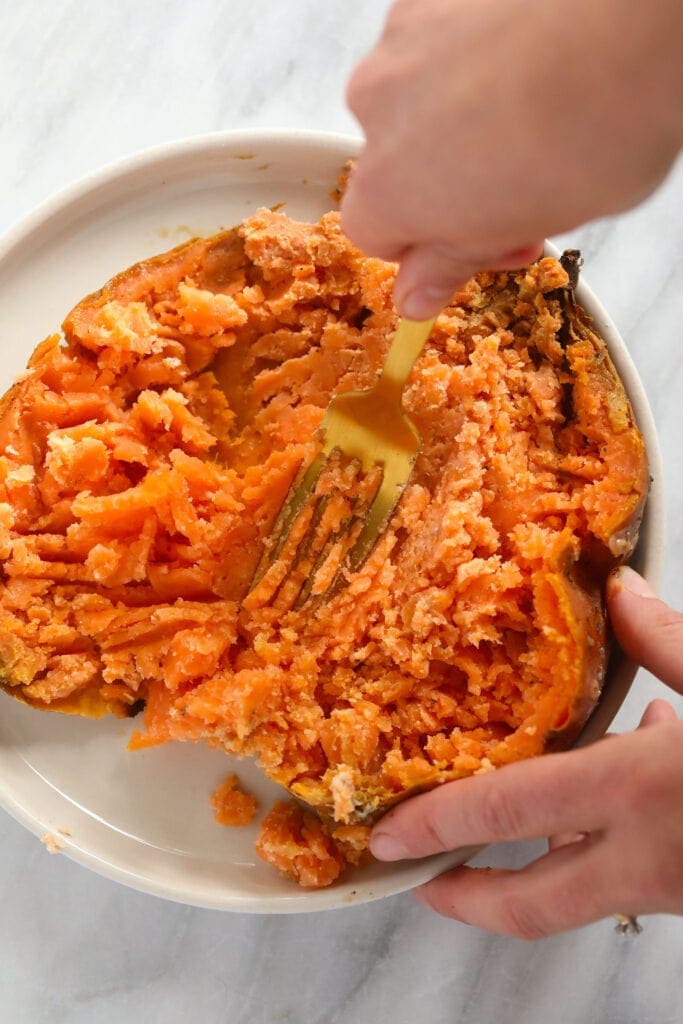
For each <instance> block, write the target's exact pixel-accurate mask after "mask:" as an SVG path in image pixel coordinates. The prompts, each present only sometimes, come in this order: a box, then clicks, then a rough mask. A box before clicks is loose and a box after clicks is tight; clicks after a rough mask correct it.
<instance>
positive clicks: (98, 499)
mask: <svg viewBox="0 0 683 1024" xmlns="http://www.w3.org/2000/svg"><path fill="white" fill-rule="evenodd" d="M570 269H571V267H570ZM393 274H394V268H393V267H392V266H391V265H388V264H382V263H381V262H380V261H371V260H370V261H369V260H364V259H363V257H362V256H361V254H360V253H358V252H357V250H354V249H353V247H352V246H350V245H349V243H348V242H347V241H346V240H345V239H343V236H341V234H340V232H339V226H338V220H337V219H336V218H335V216H334V215H330V216H328V217H327V218H324V219H323V221H322V222H321V224H320V225H316V226H310V225H297V224H296V223H294V222H292V221H289V220H288V218H286V217H283V216H282V215H276V214H269V213H267V212H265V211H262V212H261V213H260V214H258V215H256V217H254V218H251V219H250V221H248V222H247V223H246V225H244V226H242V227H240V228H238V229H235V230H232V231H229V232H223V233H221V234H220V235H217V236H214V237H213V238H210V239H194V240H192V241H190V242H188V243H185V244H184V245H182V246H179V247H177V248H176V249H174V250H172V251H171V252H169V253H166V254H163V255H161V256H159V257H156V258H154V259H151V260H146V261H143V262H142V263H140V264H137V265H135V266H133V267H131V268H129V269H128V270H126V271H124V272H123V273H122V274H119V275H117V276H116V277H115V278H113V279H112V280H111V281H110V282H108V283H107V284H106V285H105V286H104V287H103V288H102V289H100V290H99V291H98V292H96V293H93V294H92V295H90V296H87V297H86V298H85V299H84V300H83V301H82V302H81V303H79V304H78V305H77V306H76V307H75V308H74V310H72V311H71V313H69V315H68V316H67V317H66V319H65V321H64V324H63V330H64V339H65V341H64V342H61V341H60V339H59V337H58V336H53V337H52V338H50V339H47V340H46V342H44V343H43V345H42V346H39V348H38V349H37V350H36V353H35V354H34V356H33V358H32V360H31V363H30V364H29V368H28V370H27V374H26V375H25V376H24V378H23V379H22V380H20V381H18V382H17V383H16V384H15V385H14V386H13V388H12V389H11V390H10V392H8V394H7V395H6V396H5V398H4V399H3V400H2V403H1V404H0V450H1V451H2V452H4V456H3V458H4V459H5V462H4V463H3V468H2V469H0V489H1V488H2V487H4V488H5V491H4V492H1V493H0V513H1V512H2V509H3V508H4V507H5V506H6V507H7V509H8V510H9V511H8V512H7V516H8V518H7V524H8V525H6V528H5V533H4V534H3V533H1V532H0V550H2V551H3V555H2V557H4V558H5V563H4V578H3V581H2V583H0V601H1V602H2V603H1V604H0V614H4V618H0V665H2V666H3V669H2V673H1V677H0V685H1V686H2V687H3V688H5V689H6V690H7V691H8V692H10V693H12V695H14V696H16V697H18V698H19V699H22V700H24V701H25V702H26V703H29V704H32V705H33V706H35V707H37V708H40V709H49V710H61V711H66V712H69V713H79V714H86V715H99V714H104V713H108V712H113V713H115V714H119V715H130V714H133V713H136V712H137V711H138V710H139V709H140V707H141V705H142V704H143V703H144V705H145V730H144V731H141V732H139V733H137V734H136V735H135V737H134V739H133V743H132V745H133V747H143V746H146V745H150V744H154V743H159V742H167V741H169V740H172V739H177V740H189V741H193V740H199V739H203V740H206V741H208V742H210V743H211V744H212V745H217V746H220V747H222V748H224V749H226V750H228V751H230V752H233V753H238V754H240V755H243V756H245V755H248V756H256V757H258V758H259V760H260V762H261V764H262V765H263V767H264V770H265V771H266V772H267V773H268V774H269V775H270V776H271V777H272V778H273V779H275V780H276V781H278V782H280V783H281V784H282V785H283V786H285V787H286V788H287V789H288V790H289V791H290V793H292V794H293V795H294V796H296V797H297V798H299V799H301V800H303V801H305V802H306V803H307V804H308V805H309V806H311V807H313V808H315V809H316V810H317V811H318V813H319V814H320V815H321V817H322V818H323V819H324V821H326V822H328V826H329V827H328V832H327V833H326V835H327V838H326V839H324V840H323V839H320V840H319V841H320V843H322V846H321V847H320V848H321V850H322V849H323V848H324V849H325V850H328V852H329V855H330V857H331V859H332V861H335V862H336V861H337V859H338V858H337V855H336V854H335V853H334V850H333V846H334V842H335V840H333V839H332V838H330V837H331V836H332V833H333V830H334V828H335V827H339V826H340V823H341V827H342V828H347V829H358V828H360V827H361V826H360V825H359V824H358V823H364V824H365V825H367V823H369V822H371V821H372V820H374V819H375V818H376V817H377V816H378V815H379V814H381V813H383V812H384V811H385V810H386V809H387V808H388V807H389V806H391V805H392V804H393V803H395V802H396V801H398V800H400V799H403V798H405V797H406V796H407V795H409V794H410V793H413V792H417V791H419V790H422V789H426V788H429V787H431V786H434V785H437V784H440V783H443V782H445V781H449V780H452V779H457V778H460V777H463V776H465V775H468V774H472V773H473V772H476V771H488V770H494V769H495V768H496V767H498V766H499V765H502V764H505V763H508V762H510V761H514V760H518V759H520V758H523V757H531V756H537V755H538V754H541V753H544V752H545V751H548V750H553V749H560V748H562V747H566V746H568V745H570V744H571V743H572V742H573V740H574V738H575V737H576V735H577V734H578V732H579V731H580V729H581V727H582V725H583V724H584V722H585V721H586V719H587V717H588V716H589V714H590V712H591V710H592V708H593V707H594V706H595V703H596V701H597V700H598V698H599V693H600V688H601V685H602V681H603V678H604V672H605V666H606V658H607V653H606V652H607V646H608V638H607V634H606V618H605V610H604V601H603V585H604V580H605V578H606V575H607V572H608V571H609V569H610V568H611V567H612V566H614V565H616V564H618V563H619V562H621V561H625V560H626V559H627V558H628V557H629V555H630V553H631V551H632V550H633V547H634V546H635V542H636V539H637V532H638V525H639V522H640V517H641V515H642V510H643V506H644V502H645V498H646V493H647V487H648V473H647V459H646V454H645V450H644V443H643V439H642V437H641V435H640V433H639V432H638V430H637V426H636V424H635V422H634V419H633V413H632V410H631V407H630V404H629V402H628V399H627V396H626V395H625V393H624V389H623V386H622V384H621V382H620V381H619V379H618V375H617V374H616V371H615V369H614V367H613V365H612V363H611V360H610V359H609V355H608V353H607V351H606V348H605V345H604V342H603V341H602V339H601V338H600V337H599V335H598V334H597V333H596V332H595V330H594V328H593V325H592V324H591V322H590V320H589V319H588V318H587V316H586V315H585V313H584V312H583V311H582V310H581V309H580V308H579V307H578V305H577V304H576V302H575V300H574V294H573V286H574V285H575V281H573V280H572V274H571V273H570V272H569V271H568V270H567V267H565V266H563V265H561V264H559V263H558V262H557V261H555V260H553V259H550V258H546V259H544V260H541V261H539V263H537V264H535V265H533V266H532V267H530V268H527V269H526V270H524V271H522V272H520V273H518V274H515V275H511V274H493V273H489V274H484V275H480V277H479V278H477V279H475V280H473V281H472V282H470V283H469V284H468V286H467V287H466V288H465V289H463V291H462V292H461V293H459V295H458V296H456V297H455V299H454V302H453V304H452V306H451V307H449V308H448V309H447V310H446V311H445V313H444V315H443V317H442V318H440V319H439V321H438V323H437V326H436V329H435V332H434V335H433V339H432V341H431V342H430V346H429V347H428V349H427V351H426V352H425V354H424V355H423V357H422V358H421V360H420V362H419V364H418V366H417V367H416V369H415V372H414V375H413V378H411V383H410V384H409V388H408V391H407V392H406V403H407V405H408V407H409V411H410V414H411V415H412V416H413V417H414V418H415V420H416V422H417V424H418V427H419V429H420V432H421V435H422V437H423V440H424V445H423V452H422V453H421V456H420V458H419V460H418V464H417V465H416V471H415V475H414V478H413V480H412V481H411V484H410V486H409V488H408V489H407V491H406V494H405V496H404V499H403V500H402V502H401V505H400V506H399V509H398V511H397V515H396V517H395V519H394V520H393V521H392V523H391V524H390V527H389V528H388V530H387V531H386V534H385V536H384V537H383V538H382V541H381V542H380V544H379V545H378V548H377V549H376V551H375V552H374V553H373V555H372V557H371V558H370V559H369V561H368V563H367V564H366V566H364V567H363V569H362V570H361V571H360V572H359V573H357V574H356V575H355V577H353V578H352V579H351V580H350V581H349V586H348V587H347V588H346V590H344V591H342V592H341V593H340V594H339V595H338V596H337V597H336V598H335V599H334V601H333V602H331V603H330V604H329V605H327V606H323V607H321V608H319V609H317V610H316V612H315V614H313V615H309V616H308V617H307V618H302V617H301V616H297V614H295V612H294V611H293V610H292V602H291V601H290V602H289V603H288V599H287V595H286V593H284V591H277V590H275V591H274V592H273V593H272V594H260V595H256V597H254V596H253V595H252V596H250V598H249V599H248V600H245V599H244V598H245V594H246V591H247V589H248V585H249V581H250V579H251V576H252V573H253V569H254V567H255V565H256V562H257V561H258V558H259V555H260V551H261V545H262V542H263V540H264V539H265V538H266V537H267V536H268V533H269V530H270V527H271V524H272V522H273V520H274V517H275V515H276V513H277V510H278V508H279V506H280V504H281V502H282V500H283V498H284V496H285V494H286V492H287V489H288V487H289V484H290V482H291V480H292V478H293V476H294V474H295V472H296V470H297V468H298V465H299V464H300V463H301V462H302V461H306V460H307V459H308V458H310V457H311V455H312V453H313V451H314V450H315V429H316V427H317V425H318V423H319V422H320V418H321V416H322V413H323V410H324V407H325V405H326V403H327V401H329V397H330V395H331V394H332V393H334V391H335V390H336V389H339V390H346V389H348V388H350V387H364V386H369V384H370V383H372V380H373V379H374V377H375V376H376V374H377V372H378V370H379V367H380V366H381V363H382V359H383V356H384V353H385V351H386V348H387V344H388V339H389V337H390V335H391V331H392V330H393V327H394V326H395V323H396V314H395V312H394V310H393V308H392V306H391V284H392V281H393ZM525 431H526V432H527V434H528V436H525ZM520 439H521V440H520ZM23 467H29V468H28V470H27V471H26V473H24V477H25V479H24V477H22V473H23V472H24V469H23ZM65 467H66V468H65ZM340 472H341V470H340ZM31 473H33V474H34V477H33V476H31ZM60 474H61V475H60ZM341 479H342V478H339V480H340V481H341ZM65 480H66V481H67V485H68V486H67V485H65V484H64V481H65ZM8 481H9V490H8ZM344 481H345V486H347V485H348V486H349V487H352V486H353V483H352V481H350V479H346V478H344ZM65 486H66V487H67V489H66V490H64V487H65ZM69 487H70V488H71V490H69V489H68V488H69ZM60 488H61V489H60ZM336 490H337V491H339V492H340V494H341V495H342V496H341V498H340V499H339V501H340V502H341V504H339V505H338V507H337V506H335V505H334V502H331V504H330V516H332V515H333V514H339V515H341V514H342V512H343V501H344V500H345V499H344V496H343V493H342V492H343V488H342V487H337V488H336ZM336 500H337V499H335V501H336ZM335 508H336V509H337V511H336V512H335ZM10 520H11V522H10ZM2 522H3V520H2V518H1V517H0V527H1V525H2ZM3 538H4V539H3ZM3 544H4V545H5V547H4V548H2V545H3ZM46 608H49V609H50V610H49V613H46ZM46 616H47V618H50V616H52V619H53V621H52V624H51V626H50V627H49V628H48V623H47V620H46ZM51 630H52V631H51ZM70 673H71V678H72V679H74V680H75V679H78V680H80V683H79V685H78V686H75V688H74V689H73V691H72V692H69V678H70V676H69V674H70ZM548 680H549V682H547V681H548ZM546 684H547V685H546ZM293 821H294V818H293V817H292V815H291V814H290V813H289V812H287V813H286V814H285V812H282V813H281V814H280V816H279V817H278V823H279V824H278V829H280V830H282V828H284V824H283V823H285V824H286V823H289V824H288V825H287V827H290V824H291V827H292V828H294V824H292V823H293ZM297 827H299V826H297ZM354 836H355V834H354ZM345 841H346V842H347V843H348V837H347V839H346V840H345ZM298 842H299V841H298V840H297V842H296V843H294V844H293V846H292V850H298V849H299V845H298ZM358 842H359V840H358V839H357V837H355V838H354V843H356V846H357V845H358ZM330 843H332V846H330ZM261 845H262V847H263V848H264V849H266V848H268V849H270V848H271V847H272V844H271V843H270V842H269V840H268V836H267V835H266V838H265V840H264V841H263V842H262V844H261ZM354 849H355V847H354ZM296 856H297V857H298V856H299V853H296ZM326 856H327V854H326ZM345 856H346V854H345ZM276 859H277V858H276ZM306 877H307V878H308V877H309V876H308V875H307V876H306Z"/></svg>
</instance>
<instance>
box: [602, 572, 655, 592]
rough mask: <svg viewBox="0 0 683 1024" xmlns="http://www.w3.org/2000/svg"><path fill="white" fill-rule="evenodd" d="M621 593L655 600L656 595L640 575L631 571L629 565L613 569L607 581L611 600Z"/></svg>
mask: <svg viewBox="0 0 683 1024" xmlns="http://www.w3.org/2000/svg"><path fill="white" fill-rule="evenodd" d="M622 591H626V593H628V594H632V595H633V596H634V597H646V598H653V597H654V598H656V597H657V594H656V593H655V591H654V590H653V589H652V587H651V586H650V584H649V583H648V582H647V580H646V579H644V578H643V577H642V576H641V575H640V573H637V572H636V571H635V569H632V568H631V566H630V565H621V566H619V567H618V568H617V569H613V570H612V572H611V573H610V574H609V577H608V579H607V592H608V596H609V597H611V598H612V599H614V598H616V597H618V595H619V594H621V593H622Z"/></svg>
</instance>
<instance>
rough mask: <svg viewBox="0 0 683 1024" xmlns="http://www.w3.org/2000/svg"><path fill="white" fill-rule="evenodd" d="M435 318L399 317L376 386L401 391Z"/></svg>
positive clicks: (430, 331)
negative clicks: (399, 319)
mask: <svg viewBox="0 0 683 1024" xmlns="http://www.w3.org/2000/svg"><path fill="white" fill-rule="evenodd" d="M435 320H436V317H434V318H433V319H431V320H407V319H406V318H405V317H403V318H402V319H401V321H400V322H399V325H398V327H397V328H396V333H395V334H394V340H393V341H392V343H391V347H390V349H389V351H388V352H387V357H386V359H385V360H384V366H383V368H382V372H381V374H380V377H379V380H378V382H377V387H379V388H383V389H384V388H387V389H390V390H392V391H394V390H398V392H399V394H400V393H401V392H402V391H403V389H404V387H405V385H406V381H407V380H408V377H409V376H410V371H411V370H412V368H413V364H414V363H415V360H416V359H417V357H418V356H419V354H420V352H421V351H422V349H423V348H424V347H425V343H426V341H427V338H428V337H429V335H430V334H431V333H432V327H433V326H434V321H435Z"/></svg>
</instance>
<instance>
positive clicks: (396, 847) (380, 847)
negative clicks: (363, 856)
mask: <svg viewBox="0 0 683 1024" xmlns="http://www.w3.org/2000/svg"><path fill="white" fill-rule="evenodd" d="M370 852H371V853H372V855H373V857H376V858H377V860H404V859H405V858H406V857H408V856H409V854H408V851H407V849H406V848H405V846H404V845H403V843H402V842H401V841H400V840H399V839H395V838H394V836H390V835H389V834H388V833H387V832H373V833H372V836H371V837H370Z"/></svg>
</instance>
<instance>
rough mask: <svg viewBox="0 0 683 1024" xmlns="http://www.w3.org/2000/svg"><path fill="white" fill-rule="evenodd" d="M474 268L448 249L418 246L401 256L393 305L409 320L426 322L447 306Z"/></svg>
mask: <svg viewBox="0 0 683 1024" xmlns="http://www.w3.org/2000/svg"><path fill="white" fill-rule="evenodd" d="M476 271H477V267H475V266H473V265H470V264H468V263H466V262H465V261H463V260H462V259H461V258H459V256H458V254H457V253H456V252H455V251H454V250H453V249H451V248H450V247H447V246H441V245H434V244H430V245H418V246H413V247H412V248H410V249H408V250H406V251H405V252H404V253H403V254H402V255H401V260H400V265H399V268H398V274H397V275H396V281H395V283H394V304H395V306H396V308H397V309H398V311H399V313H400V314H401V315H402V316H405V317H408V318H409V319H410V320H429V319H430V318H431V317H433V316H437V315H438V314H439V313H440V312H441V311H442V310H443V309H444V307H445V306H447V305H448V304H449V303H450V301H451V299H452V298H453V295H454V294H455V292H456V291H457V290H458V288H461V287H462V286H463V285H464V284H465V283H466V282H467V281H468V280H469V278H470V277H472V275H473V274H475V273H476Z"/></svg>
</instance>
